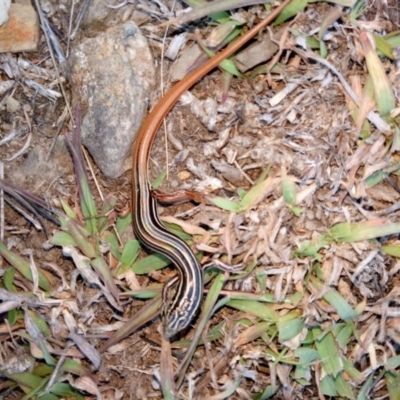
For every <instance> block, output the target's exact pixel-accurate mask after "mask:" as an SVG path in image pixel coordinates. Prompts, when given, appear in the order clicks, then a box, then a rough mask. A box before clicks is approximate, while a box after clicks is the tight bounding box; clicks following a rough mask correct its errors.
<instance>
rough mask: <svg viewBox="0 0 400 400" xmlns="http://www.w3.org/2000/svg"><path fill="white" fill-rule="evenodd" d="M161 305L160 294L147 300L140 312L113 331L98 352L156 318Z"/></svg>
mask: <svg viewBox="0 0 400 400" xmlns="http://www.w3.org/2000/svg"><path fill="white" fill-rule="evenodd" d="M160 307H161V295H159V296H157V297H155V298H154V299H152V300H150V301H149V302H147V304H146V305H145V306H144V307H142V309H141V310H140V313H137V314H135V315H134V316H133V317H132V318H130V319H129V321H127V322H126V323H125V325H124V327H123V328H121V329H120V330H119V331H118V332H117V333H115V334H114V335H113V336H112V337H110V339H108V340H107V341H106V342H105V343H104V344H103V345H102V346H101V347H100V349H99V352H100V353H103V352H104V351H106V350H107V349H108V348H109V347H111V346H114V345H115V344H117V343H119V342H120V341H121V340H122V339H124V338H126V337H127V336H129V335H131V334H132V333H133V332H134V331H136V330H137V329H139V328H140V327H142V326H143V325H144V324H146V323H147V322H149V321H151V320H152V319H154V318H156V317H157V316H158V315H159V313H160Z"/></svg>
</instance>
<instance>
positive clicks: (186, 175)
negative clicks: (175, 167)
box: [177, 171, 192, 181]
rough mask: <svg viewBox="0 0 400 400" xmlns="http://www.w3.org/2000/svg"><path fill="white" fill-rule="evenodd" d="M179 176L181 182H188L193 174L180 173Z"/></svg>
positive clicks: (187, 172)
mask: <svg viewBox="0 0 400 400" xmlns="http://www.w3.org/2000/svg"><path fill="white" fill-rule="evenodd" d="M177 176H178V178H179V179H180V180H181V181H186V180H187V179H189V178H190V177H191V176H192V174H191V173H190V172H189V171H180V172H178V174H177Z"/></svg>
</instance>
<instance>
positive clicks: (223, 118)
mask: <svg viewBox="0 0 400 400" xmlns="http://www.w3.org/2000/svg"><path fill="white" fill-rule="evenodd" d="M84 3H86V2H82V4H81V5H82V9H83V8H84V7H85V4H84ZM141 3H143V4H141V6H142V8H141V10H144V9H145V10H146V13H148V15H150V16H154V17H155V18H156V20H158V19H160V18H163V14H165V17H168V18H170V17H171V14H170V13H169V10H168V9H167V8H166V7H165V5H162V7H161V5H160V4H158V2H154V3H152V2H146V1H144V2H141ZM188 3H189V2H188ZM190 3H192V2H190ZM194 3H196V2H193V4H190V5H191V6H197V5H198V6H200V7H201V6H202V4H204V2H200V1H199V2H198V4H194ZM213 3H216V2H215V1H214V2H210V3H209V6H210V7H212V6H213ZM226 3H229V4H230V3H232V7H234V4H233V3H235V2H234V1H231V2H228V1H227V2H226ZM245 3H246V2H243V1H242V2H240V4H239V5H238V6H239V7H245V8H238V9H235V11H234V13H236V14H233V16H234V17H235V18H234V20H235V21H250V20H252V21H253V23H254V18H257V17H262V13H263V12H264V11H265V7H264V6H262V5H258V6H253V5H252V4H255V3H257V2H250V3H251V5H252V6H250V7H246V5H247V4H245ZM250 3H249V4H250ZM259 3H260V2H259ZM331 3H334V4H330V3H329V2H321V3H320V4H316V3H309V4H307V2H305V1H296V0H295V1H293V4H292V6H291V10H289V11H288V12H287V13H286V15H285V16H284V18H282V21H281V22H283V21H284V20H287V19H288V18H290V17H292V18H291V19H289V20H288V21H287V22H286V23H285V24H286V25H285V30H286V33H285V34H284V35H282V37H281V39H280V40H275V43H276V44H277V45H278V46H279V52H278V53H277V55H276V57H275V59H274V61H273V62H271V64H266V65H263V66H260V67H257V69H256V71H254V72H253V74H252V75H251V80H250V79H245V78H235V79H233V80H231V79H228V80H227V79H226V77H224V78H223V79H219V76H220V75H219V73H218V72H215V73H213V74H211V75H210V76H209V77H206V78H204V80H203V81H202V82H201V83H199V84H198V85H197V86H196V87H195V89H194V90H192V99H195V102H196V104H197V106H196V108H197V109H198V110H200V111H199V112H200V113H201V114H202V115H201V116H200V120H198V119H195V118H194V117H193V115H191V113H190V112H188V111H186V112H185V109H186V110H187V109H188V108H190V107H191V105H190V101H194V100H190V98H189V100H188V101H189V104H185V105H181V106H177V107H175V109H174V111H173V112H172V113H171V115H170V116H169V120H170V121H171V123H170V124H169V126H170V128H169V129H174V130H175V133H174V135H173V136H172V137H175V138H176V141H177V142H180V143H185V147H187V151H188V154H190V157H189V158H186V157H187V156H185V157H177V158H176V159H175V161H174V170H172V171H169V174H168V177H167V179H165V180H164V182H163V184H162V188H163V189H167V190H170V191H171V190H172V189H173V188H176V187H178V188H179V189H191V188H192V187H197V188H202V192H204V193H203V194H206V200H205V201H204V202H203V203H201V204H200V205H198V206H195V207H193V206H190V205H189V206H187V205H186V206H178V208H171V209H170V210H164V209H163V208H160V210H159V211H160V213H161V215H162V217H163V220H164V221H165V222H168V224H167V225H168V227H169V228H171V229H172V230H173V231H174V233H176V234H177V235H179V236H180V237H182V238H183V239H184V240H187V241H188V242H189V244H190V245H191V246H192V248H193V249H194V250H195V251H196V252H199V253H200V254H199V257H202V259H203V261H204V262H205V261H207V265H211V266H209V267H207V268H206V270H205V272H204V273H205V292H206V297H205V301H204V304H203V307H202V311H201V313H200V315H199V316H198V318H197V319H196V321H193V327H192V328H191V329H189V331H188V332H184V333H183V334H182V335H181V336H180V337H178V338H177V340H176V341H173V342H172V343H165V341H164V340H163V339H162V338H161V336H160V333H159V331H158V325H159V319H158V318H157V316H158V315H159V313H160V308H161V291H162V284H164V283H165V282H167V281H168V280H169V279H170V278H171V277H172V276H173V274H174V269H173V268H172V267H171V269H165V267H166V266H168V262H166V260H165V259H163V257H160V256H158V255H147V254H145V253H144V252H143V251H142V250H141V249H140V248H139V246H138V243H137V242H135V241H133V240H132V235H131V230H130V219H129V217H127V216H126V215H124V214H123V213H120V212H119V210H118V203H120V204H122V205H123V203H124V201H126V198H128V197H129V194H127V193H129V185H128V184H127V182H126V181H127V180H129V179H130V178H129V177H125V178H122V181H120V182H122V183H123V184H122V185H120V184H119V183H113V182H107V181H106V180H105V179H103V178H101V183H102V185H101V186H102V190H103V192H105V193H106V196H102V197H101V198H100V196H99V195H98V194H97V192H96V191H95V190H94V189H93V188H94V183H93V178H92V177H87V176H86V173H85V170H86V163H85V161H84V158H83V153H82V152H81V151H80V146H79V142H77V138H78V136H77V133H78V132H77V131H75V136H73V139H72V140H69V146H70V148H71V153H72V154H73V156H74V165H75V172H76V176H77V179H76V181H77V183H76V186H75V180H74V179H73V175H72V166H71V162H70V161H69V160H67V159H66V158H64V159H63V161H65V163H66V164H67V165H69V169H68V167H67V169H66V170H65V171H64V176H63V177H62V178H61V182H59V183H57V189H56V190H50V194H49V193H44V192H40V191H39V192H40V196H38V197H46V202H43V200H40V199H39V201H36V200H35V198H34V197H32V195H30V194H29V195H27V194H26V193H24V191H23V190H20V189H19V188H17V187H15V185H10V184H7V183H5V184H4V185H3V184H2V186H1V187H2V189H3V190H4V191H5V192H6V195H7V198H6V199H7V201H15V200H12V199H15V198H16V195H17V198H16V201H17V202H19V203H20V204H21V205H22V206H23V207H24V208H26V210H27V212H28V213H29V212H31V213H33V214H34V216H35V217H36V218H37V219H38V220H39V218H40V217H38V214H41V215H43V214H42V213H41V212H42V211H43V209H44V208H46V207H49V208H50V206H52V207H55V208H56V209H57V213H56V216H57V217H58V219H59V223H60V227H57V226H55V225H53V224H49V223H48V222H47V221H46V222H43V224H45V225H46V227H47V230H48V231H49V232H53V233H52V236H51V237H50V240H49V241H48V242H47V245H46V249H48V250H46V251H44V250H43V249H42V246H43V245H44V244H45V242H46V240H47V239H46V237H45V235H43V239H42V241H40V240H39V242H38V241H37V239H36V241H35V240H33V239H32V237H33V236H36V237H37V236H38V233H37V231H36V230H35V229H34V228H33V227H32V225H30V223H29V222H27V220H25V219H23V218H22V217H20V216H18V215H17V214H16V211H15V210H13V209H9V208H6V209H5V214H6V220H5V221H6V223H5V226H4V227H2V229H5V231H6V232H5V233H6V234H5V238H6V239H5V241H4V243H1V244H0V253H1V255H2V257H3V258H2V264H1V278H0V282H1V287H0V297H1V300H2V315H3V317H2V321H1V324H0V337H1V342H0V344H1V348H0V355H1V358H0V370H1V374H2V379H1V386H0V391H1V392H0V393H1V395H2V396H4V398H7V399H8V398H10V399H11V398H14V397H15V396H21V395H23V396H25V397H24V398H44V399H46V398H48V399H61V398H83V396H84V395H86V396H87V395H88V394H89V395H92V396H93V398H101V396H103V398H130V397H133V398H145V397H154V396H156V397H162V396H164V397H165V398H173V397H174V394H173V393H175V396H176V397H177V398H197V397H199V396H200V397H199V398H215V399H217V398H218V399H219V398H221V399H222V398H254V399H266V398H287V399H290V398H320V399H323V398H326V397H338V398H349V399H353V398H354V399H355V398H357V399H362V398H379V397H387V396H388V397H389V398H391V399H397V398H399V396H400V393H399V389H398V387H399V380H400V375H399V368H400V355H399V354H398V346H399V343H400V337H399V333H398V328H397V326H398V321H399V318H400V315H399V312H398V310H397V308H398V307H397V306H398V302H399V293H398V290H397V285H398V279H397V274H398V271H399V269H400V262H399V261H398V257H399V256H400V250H399V249H400V245H399V241H398V234H399V232H400V225H399V223H398V216H397V214H398V201H399V200H398V198H399V192H400V190H399V183H398V171H399V163H398V157H397V150H398V148H397V145H398V133H399V132H398V130H399V128H398V116H399V112H396V110H398V107H399V95H398V93H400V88H399V79H398V76H399V71H398V69H396V68H397V67H396V64H395V63H394V62H393V61H392V60H394V59H395V58H396V51H395V48H396V46H399V44H400V39H399V38H400V35H399V33H398V26H399V23H400V22H399V21H400V20H399V18H400V17H399V15H400V10H399V8H398V4H397V3H396V2H395V1H392V2H391V1H388V2H379V4H378V3H377V4H373V3H372V2H370V1H362V0H359V1H339V0H338V1H335V2H331ZM335 4H336V5H335ZM49 5H51V2H49ZM53 6H54V9H53ZM42 7H44V4H42ZM65 7H67V8H69V7H71V5H69V4H68V5H67V4H66V5H65ZM134 7H135V6H134V5H133V4H131V2H125V3H123V4H121V5H120V9H119V10H120V12H121V13H123V16H124V18H128V16H129V13H133V12H134ZM348 7H350V8H348ZM267 8H268V7H267ZM200 9H201V8H200ZM44 10H48V8H46V7H44ZM49 10H52V11H46V12H47V13H48V15H47V17H46V18H48V19H50V20H52V19H53V21H52V22H53V23H56V24H57V23H58V22H59V21H60V20H59V19H58V18H59V16H58V15H57V13H60V15H61V14H62V12H63V11H62V10H61V9H60V8H57V7H55V5H52V7H50V8H49ZM113 10H114V9H113ZM138 10H140V7H138ZM113 12H117V11H113ZM207 12H209V13H211V12H212V8H211V9H210V11H207ZM152 13H153V14H152ZM231 13H232V12H231ZM231 13H227V12H222V11H221V10H218V11H217V12H215V13H214V14H212V15H211V18H212V19H213V21H214V24H216V25H218V26H217V28H216V30H215V31H214V34H213V27H210V26H208V27H205V26H204V25H203V26H202V34H203V35H204V36H206V34H207V33H208V34H210V35H211V37H213V38H219V37H220V33H221V32H224V31H225V32H227V33H229V32H232V30H231V27H229V26H228V25H229V24H228V25H227V26H224V23H228V22H229V16H230V15H231ZM396 13H397V14H396ZM167 14H168V15H167ZM64 15H65V14H64ZM188 15H189V14H187V15H185V16H184V18H190V15H189V16H188ZM396 15H397V17H396ZM179 18H180V17H179V16H178V19H179ZM193 23H194V22H193ZM230 23H231V22H230ZM248 23H250V22H248ZM239 25H240V24H239ZM46 26H47V27H48V25H46ZM235 26H236V24H235ZM46 29H48V28H46ZM143 29H144V31H145V32H148V33H150V35H156V34H159V35H160V37H161V36H163V32H162V30H161V29H156V27H155V26H154V25H152V22H151V19H148V20H147V22H146V25H144V26H143ZM76 32H79V29H78V30H77V29H75V33H74V34H76ZM66 33H68V34H70V33H71V30H68V31H67V32H66ZM178 33H179V31H178ZM174 34H175V33H173V34H172V35H174ZM268 34H269V35H271V36H272V38H273V35H274V32H273V30H269V32H268ZM191 39H192V40H194V41H197V42H199V43H200V39H199V36H197V35H196V37H192V38H191ZM51 40H54V38H52V39H51ZM218 40H220V39H218ZM273 40H274V39H273ZM207 46H208V44H207ZM44 51H45V52H48V49H46V50H44ZM61 51H62V50H61ZM204 51H207V52H209V50H208V48H207V49H206V48H205V47H204ZM57 52H60V48H57ZM60 54H61V53H60ZM226 64H227V63H226ZM227 65H228V64H227ZM0 68H1V76H2V84H1V87H2V94H1V96H2V98H1V99H0V104H1V105H2V107H9V108H4V109H1V111H0V112H1V113H2V114H3V116H4V118H3V121H2V124H1V138H0V143H1V144H2V146H1V147H0V151H1V155H2V159H4V160H5V159H7V160H8V161H7V162H6V163H5V167H6V177H7V171H8V170H9V169H10V168H16V166H19V165H21V154H22V153H26V151H27V149H26V148H25V147H26V146H28V145H29V146H31V141H33V143H34V144H35V145H37V144H38V143H41V145H43V146H45V147H46V149H47V148H48V147H49V146H48V145H49V144H50V143H51V140H52V139H51V138H46V137H45V136H42V137H40V133H39V127H40V126H41V123H40V118H43V117H44V116H45V117H46V118H48V119H50V121H51V123H54V124H55V126H58V125H59V124H60V121H62V123H64V122H65V121H68V120H69V117H68V113H67V112H66V109H67V108H68V107H67V108H63V107H64V106H63V105H62V104H60V100H59V99H60V97H61V96H62V94H61V93H59V92H58V91H57V90H55V89H56V88H57V87H55V85H54V82H55V81H56V79H57V75H58V74H59V73H58V72H57V71H55V70H54V67H53V65H52V64H51V63H46V62H45V63H40V62H38V59H36V58H35V57H34V56H32V57H31V56H25V55H18V56H15V55H2V57H1V66H0ZM229 68H230V67H229ZM231 72H232V71H231ZM224 73H225V74H227V73H228V72H224ZM214 78H215V79H214ZM16 80H18V81H19V85H16V83H15V82H16ZM214 80H216V81H217V82H214ZM219 80H222V81H223V82H222V83H223V85H222V87H221V84H220V82H218V81H219ZM229 83H230V86H228V84H229ZM210 97H211V98H214V100H215V99H217V102H215V101H214V102H212V104H213V105H212V107H210V105H209V104H208V103H207V102H210V101H209V100H208V99H209V98H210ZM9 98H12V99H17V101H18V102H21V105H22V107H16V106H15V104H14V103H13V102H11V103H10V102H9V103H7V99H9ZM24 103H25V104H24ZM7 104H13V106H12V107H11V106H7ZM32 104H33V106H32ZM210 104H211V103H210ZM46 107H48V109H49V110H50V111H51V112H53V111H54V110H57V113H54V115H53V116H52V118H53V120H51V118H50V117H49V114H48V113H46V111H44V110H45V108H46ZM396 107H397V109H396ZM215 108H216V109H217V113H215ZM210 113H211V114H210ZM56 114H57V115H56ZM183 114H185V115H183ZM208 114H210V116H211V117H212V118H213V119H214V122H213V124H212V125H209V124H208V123H209V121H210V119H208V120H207V115H208ZM57 118H58V119H57ZM78 122H79V121H78ZM68 124H69V126H68V128H67V129H66V130H68V131H72V120H71V121H69V122H68ZM77 126H78V128H79V123H78V124H77ZM177 127H179V129H178V130H177ZM207 128H208V129H207ZM210 129H211V133H210V131H209V130H210ZM27 135H28V136H27ZM169 136H171V135H169ZM3 139H5V140H3ZM53 139H54V138H53ZM24 146H25V147H24ZM173 147H174V146H173ZM164 148H165V146H164V144H163V142H162V139H161V138H157V140H156V143H155V146H154V148H153V151H152V159H154V160H155V163H154V165H152V166H151V169H152V173H153V174H154V176H162V175H161V173H162V171H163V169H164V168H165V167H163V166H165V165H166V160H165V154H164V152H165V150H164ZM20 149H22V152H19V150H20ZM181 150H182V149H181ZM173 153H174V151H173V150H171V154H172V157H173V156H174V154H173ZM14 156H15V160H11V158H12V157H14ZM172 157H170V159H172ZM18 163H19V164H18ZM7 168H8V170H7ZM94 168H95V167H94ZM181 178H182V179H181ZM13 183H14V182H13ZM20 183H21V185H19V186H22V187H23V188H24V189H25V188H26V186H24V185H23V184H27V182H23V181H22V182H20ZM38 183H39V182H38ZM121 186H122V189H123V190H121V191H120V189H119V187H121ZM28 187H29V189H30V190H37V186H36V185H31V186H29V185H28ZM76 187H77V188H78V192H79V195H78V197H77V196H76V195H75V192H76ZM211 189H213V190H214V191H213V192H211ZM207 190H209V192H207ZM122 191H124V192H125V193H121V192H122ZM44 195H45V196H44ZM9 196H12V197H9ZM34 204H36V208H35V207H34V206H33V205H34ZM37 206H39V210H37ZM36 210H37V211H36ZM167 213H168V214H175V217H172V216H165V214H167ZM182 215H184V220H183V221H182V220H178V219H177V218H176V216H179V218H182ZM43 216H44V217H47V215H46V214H45V215H43ZM53 219H54V216H53ZM12 220H14V221H15V223H17V225H18V226H23V227H28V229H29V234H28V236H27V237H28V239H27V240H26V238H25V237H22V236H21V235H22V234H20V233H18V230H16V229H15V227H14V226H13V224H12V223H11V221H12ZM40 220H41V219H40ZM56 229H58V230H57V231H56ZM24 235H26V233H24ZM59 247H62V248H63V253H64V257H66V258H63V256H62V254H61V253H60V251H59V250H58V249H57V248H59ZM49 252H50V253H51V254H52V257H50V259H49ZM26 254H27V255H29V258H26V257H25V256H24V255H26ZM69 257H72V262H71V261H69ZM213 259H215V260H216V261H215V262H214V264H215V266H213ZM221 263H222V264H221ZM223 263H228V264H231V265H241V267H240V269H238V270H233V269H231V270H229V268H228V269H224V268H223V267H219V266H218V265H223ZM60 266H62V268H60ZM160 342H161V343H160ZM107 350H109V351H107ZM12 353H14V354H18V355H19V356H18V361H16V359H15V357H11V356H10V354H12Z"/></svg>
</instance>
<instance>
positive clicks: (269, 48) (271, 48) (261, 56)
mask: <svg viewBox="0 0 400 400" xmlns="http://www.w3.org/2000/svg"><path fill="white" fill-rule="evenodd" d="M278 49H279V47H278V46H277V45H276V44H275V43H274V42H272V41H271V39H270V37H269V36H264V37H263V39H262V40H261V41H258V42H255V43H252V44H251V45H250V46H248V47H246V48H245V49H244V50H243V51H242V52H240V53H239V54H238V55H237V56H236V57H235V65H236V67H237V69H238V70H239V71H240V72H246V71H247V70H249V69H251V68H253V67H255V66H256V65H258V64H261V63H262V62H266V61H268V60H270V59H271V58H272V57H273V56H274V54H275V53H276V52H277V51H278Z"/></svg>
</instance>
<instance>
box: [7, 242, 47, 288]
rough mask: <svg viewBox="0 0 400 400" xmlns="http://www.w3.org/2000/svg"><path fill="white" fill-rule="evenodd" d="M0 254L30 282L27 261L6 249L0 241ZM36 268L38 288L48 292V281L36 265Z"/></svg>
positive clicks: (30, 274) (31, 280)
mask: <svg viewBox="0 0 400 400" xmlns="http://www.w3.org/2000/svg"><path fill="white" fill-rule="evenodd" d="M0 255H2V256H3V257H4V258H5V259H6V260H7V262H9V263H10V264H11V265H12V266H13V267H14V268H15V269H16V270H17V271H18V272H19V273H20V274H21V275H22V276H24V277H25V278H26V279H28V280H29V281H30V282H33V277H32V272H31V268H30V264H29V261H27V260H26V259H24V258H22V257H21V256H20V255H18V254H16V253H14V252H13V251H10V250H8V249H7V247H6V246H5V245H4V243H3V242H0ZM37 270H38V275H39V286H40V288H41V289H43V290H45V291H46V292H50V290H51V285H50V281H49V280H48V279H47V277H46V275H45V274H44V273H43V271H42V269H41V268H39V267H37Z"/></svg>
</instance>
